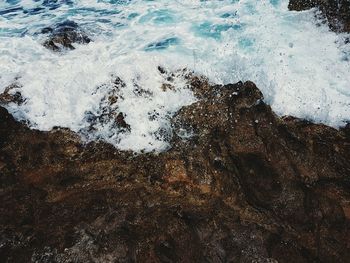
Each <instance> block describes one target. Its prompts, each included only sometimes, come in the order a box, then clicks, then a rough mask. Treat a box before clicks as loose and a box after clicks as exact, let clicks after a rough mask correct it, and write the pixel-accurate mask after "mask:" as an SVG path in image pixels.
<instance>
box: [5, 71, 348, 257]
mask: <svg viewBox="0 0 350 263" xmlns="http://www.w3.org/2000/svg"><path fill="white" fill-rule="evenodd" d="M191 85H192V87H193V90H194V92H195V93H196V95H197V97H198V98H199V101H198V102H196V103H194V104H193V105H191V106H188V107H184V108H183V109H181V110H180V111H179V112H178V114H177V115H176V116H175V117H174V118H173V119H172V123H173V130H174V135H173V138H172V142H171V143H172V146H173V147H172V149H171V150H169V151H168V152H163V153H160V154H152V153H149V154H142V155H135V154H133V153H131V152H119V151H118V150H116V149H115V148H113V147H112V146H111V145H108V144H105V143H102V142H99V143H89V144H87V145H84V144H83V143H82V142H81V141H80V139H79V136H77V135H76V134H74V133H73V132H71V131H69V130H66V129H59V128H57V129H55V130H53V131H50V132H41V131H37V130H30V129H28V128H27V127H25V126H24V125H23V124H21V123H18V122H16V121H15V120H14V119H13V118H12V116H11V115H9V114H8V112H7V111H6V110H5V109H4V108H0V138H1V140H0V174H1V176H0V189H1V190H0V199H1V201H0V211H1V212H0V213H1V217H0V231H1V232H0V258H2V259H3V262H30V261H32V262H348V261H349V258H350V231H349V230H350V163H349V160H350V136H349V128H350V127H347V128H344V129H342V130H336V129H333V128H330V127H327V126H324V125H318V124H312V123H309V122H306V121H303V120H299V119H296V118H292V117H285V118H279V117H277V116H276V115H275V114H274V113H273V112H272V111H271V108H270V107H269V106H268V105H266V104H265V103H264V102H263V96H262V94H261V92H260V91H259V90H258V89H257V88H256V86H255V85H254V84H253V83H251V82H246V83H237V84H234V85H226V86H211V85H209V84H208V83H207V82H206V81H205V80H204V79H201V78H198V77H192V79H191Z"/></svg>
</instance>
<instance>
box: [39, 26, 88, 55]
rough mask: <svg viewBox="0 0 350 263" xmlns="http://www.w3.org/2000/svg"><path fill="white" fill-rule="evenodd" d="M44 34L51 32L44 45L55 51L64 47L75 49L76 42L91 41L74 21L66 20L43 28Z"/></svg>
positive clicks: (85, 42) (84, 42)
mask: <svg viewBox="0 0 350 263" xmlns="http://www.w3.org/2000/svg"><path fill="white" fill-rule="evenodd" d="M41 33H42V34H49V37H48V40H46V41H45V42H44V44H43V45H44V46H45V47H46V48H48V49H50V50H53V51H62V50H63V49H75V48H74V45H73V44H74V43H77V44H88V43H90V42H91V39H90V38H89V36H88V35H87V34H86V33H85V32H84V31H83V30H82V29H81V28H80V27H79V26H78V24H77V23H75V22H73V21H69V20H67V21H65V22H62V23H59V24H57V25H54V26H53V27H46V28H44V29H42V31H41Z"/></svg>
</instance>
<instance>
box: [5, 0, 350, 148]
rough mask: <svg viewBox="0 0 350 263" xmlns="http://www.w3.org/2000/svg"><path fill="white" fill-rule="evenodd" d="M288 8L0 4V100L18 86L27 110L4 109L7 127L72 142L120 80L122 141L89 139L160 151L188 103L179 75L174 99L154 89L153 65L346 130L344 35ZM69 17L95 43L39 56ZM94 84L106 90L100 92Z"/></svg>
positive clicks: (108, 133) (273, 0)
mask: <svg viewBox="0 0 350 263" xmlns="http://www.w3.org/2000/svg"><path fill="white" fill-rule="evenodd" d="M287 5H288V1H287V0H280V1H278V0H270V1H268V0H260V1H253V0H246V1H243V0H241V1H238V0H230V1H229V0H222V1H199V0H183V1H166V0H155V1H150V0H148V1H145V0H144V1H141V0H135V1H133V0H129V1H127V0H124V1H123V0H119V1H118V0H99V1H97V0H94V1H93V0H76V1H74V0H58V1H57V2H56V3H53V2H52V1H51V2H50V1H47V0H46V1H45V0H41V1H33V0H22V1H21V0H6V1H1V2H0V92H2V91H3V90H4V89H5V87H6V86H7V85H9V84H10V83H13V82H14V80H15V79H17V82H18V83H20V84H21V85H22V88H21V90H20V92H21V93H22V95H23V97H24V98H26V102H25V103H24V104H23V105H21V106H18V105H16V104H10V105H8V106H7V107H8V109H9V110H10V111H11V113H12V114H14V116H15V117H16V118H17V119H21V120H23V119H24V120H28V121H29V122H30V125H31V126H32V127H35V128H38V129H42V130H50V129H51V128H52V127H53V126H62V127H69V128H70V129H72V130H74V131H78V132H79V131H82V130H86V128H87V127H88V126H89V123H88V118H87V117H86V116H87V113H89V112H90V113H91V112H92V113H94V112H98V110H99V107H100V103H101V100H102V99H103V97H104V96H105V95H106V93H108V86H113V85H112V81H113V76H118V77H120V78H121V79H122V80H123V81H124V82H125V83H126V86H125V87H123V88H122V89H121V90H120V91H119V94H118V96H119V98H120V99H119V100H118V108H119V111H121V112H123V113H124V114H125V120H126V122H127V123H128V124H129V125H130V131H129V132H126V133H119V132H118V129H115V128H113V127H112V126H111V125H108V124H104V125H100V126H97V130H96V131H94V133H93V135H92V138H94V139H103V140H107V141H109V142H111V143H113V144H114V145H116V146H117V147H118V148H120V149H124V150H125V149H131V150H134V151H141V150H145V151H152V150H156V151H161V150H164V149H166V148H167V147H168V146H169V145H168V143H167V141H166V136H160V135H159V134H160V132H159V131H160V130H167V131H169V130H170V124H169V118H170V117H171V116H172V115H173V114H174V113H175V112H176V111H177V110H179V109H180V108H181V107H183V106H185V105H189V104H191V103H193V102H194V101H195V100H196V99H195V98H194V96H193V94H192V92H191V90H190V89H189V88H188V87H187V85H186V81H185V80H184V79H183V78H182V77H181V76H179V77H178V78H176V80H175V86H176V89H169V90H166V91H163V90H162V89H161V88H160V87H161V85H162V83H164V82H166V81H167V80H166V78H164V76H162V74H161V73H160V72H159V71H158V69H157V68H158V66H159V65H161V66H163V67H165V68H167V69H168V70H169V71H176V70H178V69H183V68H188V69H190V70H194V71H195V72H196V73H198V74H203V75H205V76H207V77H209V79H210V81H212V82H213V83H223V84H226V83H234V82H237V81H239V80H243V81H245V80H252V81H254V82H255V83H256V84H257V86H258V87H259V88H260V89H261V90H262V92H263V94H264V96H265V100H266V102H267V103H269V104H270V105H271V106H272V108H273V110H274V111H275V112H276V113H277V114H279V115H293V116H296V117H301V118H306V119H309V120H312V121H314V122H322V123H325V124H328V125H332V126H334V127H338V126H341V125H344V124H345V122H346V121H348V120H350V45H349V44H344V39H345V38H346V35H336V34H335V33H333V32H330V31H329V29H328V27H327V25H320V26H317V23H318V22H319V21H317V20H316V19H315V18H314V12H315V10H310V11H305V12H290V11H288V9H287ZM67 19H68V20H71V21H75V22H76V23H78V24H79V25H80V26H81V27H82V28H83V29H84V30H85V31H86V32H87V33H88V34H89V36H90V38H92V39H93V42H91V43H89V44H88V45H75V47H76V49H75V50H73V51H69V52H64V53H53V52H51V51H49V50H47V49H45V48H44V47H43V46H42V43H43V41H44V37H45V36H43V35H42V34H38V32H40V30H41V29H42V28H44V27H47V26H51V25H52V24H55V23H58V22H62V21H65V20H67ZM102 84H107V85H105V86H104V87H105V88H98V87H100V86H101V85H102ZM106 87H107V88H106ZM135 87H142V89H143V90H145V91H146V92H145V93H143V94H146V95H142V94H141V96H140V94H139V93H137V92H135ZM151 115H152V116H156V117H150V116H151ZM114 129H115V130H114Z"/></svg>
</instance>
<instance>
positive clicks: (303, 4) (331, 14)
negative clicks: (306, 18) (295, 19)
mask: <svg viewBox="0 0 350 263" xmlns="http://www.w3.org/2000/svg"><path fill="white" fill-rule="evenodd" d="M314 7H318V8H319V9H320V10H321V11H322V13H324V14H325V15H326V17H327V20H328V22H329V25H330V27H331V28H332V29H333V30H335V31H345V32H350V1H349V0H290V1H289V9H290V10H296V11H301V10H307V9H310V8H314Z"/></svg>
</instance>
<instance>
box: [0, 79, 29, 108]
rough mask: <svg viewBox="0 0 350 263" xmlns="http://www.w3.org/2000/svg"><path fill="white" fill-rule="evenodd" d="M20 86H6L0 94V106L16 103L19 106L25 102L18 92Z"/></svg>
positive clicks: (15, 84)
mask: <svg viewBox="0 0 350 263" xmlns="http://www.w3.org/2000/svg"><path fill="white" fill-rule="evenodd" d="M20 90H21V85H20V84H18V83H13V84H11V85H9V86H7V87H6V88H5V90H4V92H3V93H1V94H0V104H9V103H16V104H17V105H21V104H23V103H24V102H25V99H24V98H23V97H22V94H21V92H20Z"/></svg>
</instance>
